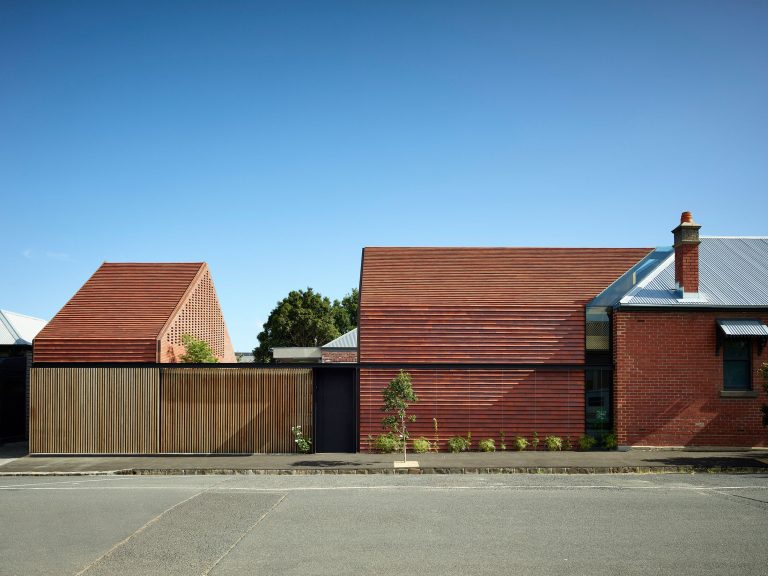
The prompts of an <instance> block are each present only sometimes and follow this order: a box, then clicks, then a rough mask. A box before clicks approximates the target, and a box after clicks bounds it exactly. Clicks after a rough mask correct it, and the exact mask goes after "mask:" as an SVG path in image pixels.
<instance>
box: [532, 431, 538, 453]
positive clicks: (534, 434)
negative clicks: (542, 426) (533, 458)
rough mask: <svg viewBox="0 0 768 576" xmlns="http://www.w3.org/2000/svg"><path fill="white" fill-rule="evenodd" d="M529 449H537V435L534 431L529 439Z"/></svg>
mask: <svg viewBox="0 0 768 576" xmlns="http://www.w3.org/2000/svg"><path fill="white" fill-rule="evenodd" d="M531 448H533V449H534V450H538V449H539V433H538V432H536V431H534V432H533V437H532V438H531Z"/></svg>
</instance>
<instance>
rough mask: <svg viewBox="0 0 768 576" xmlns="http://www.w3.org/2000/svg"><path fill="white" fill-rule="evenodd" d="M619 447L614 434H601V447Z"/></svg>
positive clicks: (612, 448)
mask: <svg viewBox="0 0 768 576" xmlns="http://www.w3.org/2000/svg"><path fill="white" fill-rule="evenodd" d="M618 447H619V440H618V438H616V434H614V433H613V432H609V433H608V434H606V435H605V436H603V448H605V449H607V450H616V448H618Z"/></svg>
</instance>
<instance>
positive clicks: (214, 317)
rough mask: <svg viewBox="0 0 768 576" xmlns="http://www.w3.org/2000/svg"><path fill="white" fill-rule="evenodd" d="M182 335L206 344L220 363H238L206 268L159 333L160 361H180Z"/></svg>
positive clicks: (183, 350)
mask: <svg viewBox="0 0 768 576" xmlns="http://www.w3.org/2000/svg"><path fill="white" fill-rule="evenodd" d="M185 334H190V335H192V336H194V337H195V338H197V339H198V340H203V341H205V342H207V343H208V345H209V346H210V347H211V350H212V351H213V353H214V354H215V355H216V356H217V357H218V358H219V360H220V361H222V362H237V359H236V358H235V351H234V348H233V347H232V342H231V341H230V339H229V332H228V331H227V326H226V324H225V323H224V316H223V314H222V312H221V306H220V305H219V299H218V297H217V295H216V288H215V287H214V285H213V279H212V278H211V273H210V271H209V270H208V267H207V266H206V265H204V268H203V269H202V270H201V272H200V274H199V275H198V277H197V279H196V280H195V282H194V283H193V284H192V285H191V286H190V288H189V290H188V291H187V294H186V295H185V297H184V299H183V300H182V302H181V303H180V305H179V306H178V307H177V310H176V312H175V314H174V316H173V317H171V319H170V320H169V322H168V324H167V327H166V328H165V329H164V330H163V331H162V334H161V336H160V362H164V363H174V362H179V361H180V359H179V358H180V356H181V355H182V354H184V352H185V347H184V345H183V343H182V341H181V340H182V337H183V336H184V335H185Z"/></svg>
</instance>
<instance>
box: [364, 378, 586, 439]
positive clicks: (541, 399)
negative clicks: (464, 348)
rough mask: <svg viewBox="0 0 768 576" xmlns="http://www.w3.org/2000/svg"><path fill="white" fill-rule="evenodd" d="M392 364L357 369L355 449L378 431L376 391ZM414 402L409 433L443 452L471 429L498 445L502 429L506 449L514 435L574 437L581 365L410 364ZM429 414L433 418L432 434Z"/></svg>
mask: <svg viewBox="0 0 768 576" xmlns="http://www.w3.org/2000/svg"><path fill="white" fill-rule="evenodd" d="M397 372H398V371H397V370H395V369H378V368H361V370H360V450H361V451H370V450H371V442H370V439H369V436H372V437H375V436H377V435H378V434H381V433H382V432H383V430H382V426H381V419H382V418H383V417H384V414H383V413H382V412H381V406H382V396H381V392H382V390H383V389H384V387H385V386H386V385H387V383H388V382H389V380H391V379H392V378H393V377H394V376H395V375H396V374H397ZM408 373H409V374H410V375H411V378H412V381H413V388H414V391H415V392H416V395H417V396H418V397H419V401H418V402H416V403H413V404H411V407H410V408H409V413H412V414H414V415H416V422H414V423H413V424H411V425H410V426H409V431H410V434H411V437H412V438H415V437H419V436H424V437H426V438H427V439H429V440H430V441H433V442H434V441H435V440H437V441H438V443H439V448H440V450H441V451H446V450H447V449H448V448H447V440H448V438H449V437H451V436H456V435H460V436H466V435H467V433H471V434H472V443H473V449H476V447H477V441H478V440H481V439H483V438H493V439H494V440H495V441H496V445H497V449H498V447H499V445H500V440H501V433H502V431H503V433H504V435H505V437H506V443H507V449H512V441H513V440H514V437H515V436H524V437H526V438H527V439H529V440H530V439H531V436H532V434H533V433H534V432H536V433H538V435H539V438H540V439H542V440H543V438H544V437H545V436H547V435H550V434H551V435H556V436H560V437H562V438H570V439H571V441H574V442H575V440H576V439H577V438H578V437H579V436H580V435H581V434H583V433H584V372H583V371H582V370H571V371H569V370H562V371H547V370H507V369H504V370H500V369H477V370H474V369H473V370H469V369H444V368H436V369H421V368H420V369H413V370H408ZM433 418H436V419H437V421H438V434H437V438H436V435H435V431H434V428H433Z"/></svg>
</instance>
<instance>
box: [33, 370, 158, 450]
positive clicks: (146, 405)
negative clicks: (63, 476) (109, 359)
mask: <svg viewBox="0 0 768 576" xmlns="http://www.w3.org/2000/svg"><path fill="white" fill-rule="evenodd" d="M159 401H160V371H159V369H158V368H144V367H142V368H97V367H93V368H32V374H31V383H30V433H29V451H30V453H32V454H155V453H157V451H158V448H159V440H158V421H157V419H158V413H159Z"/></svg>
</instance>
